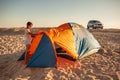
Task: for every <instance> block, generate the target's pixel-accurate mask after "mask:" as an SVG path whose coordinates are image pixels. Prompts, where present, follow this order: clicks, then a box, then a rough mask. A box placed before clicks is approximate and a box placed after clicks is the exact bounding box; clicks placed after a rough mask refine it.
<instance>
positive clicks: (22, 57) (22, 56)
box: [18, 52, 25, 61]
mask: <svg viewBox="0 0 120 80" xmlns="http://www.w3.org/2000/svg"><path fill="white" fill-rule="evenodd" d="M24 59H25V52H24V53H23V54H22V55H21V56H20V58H19V59H18V61H21V60H24Z"/></svg>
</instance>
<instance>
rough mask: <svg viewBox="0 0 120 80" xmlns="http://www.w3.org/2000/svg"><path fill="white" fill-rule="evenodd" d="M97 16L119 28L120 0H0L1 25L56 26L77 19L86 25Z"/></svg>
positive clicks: (105, 23)
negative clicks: (27, 23)
mask: <svg viewBox="0 0 120 80" xmlns="http://www.w3.org/2000/svg"><path fill="white" fill-rule="evenodd" d="M92 19H95V20H100V21H101V22H102V23H103V24H104V26H105V27H106V28H120V0H0V27H25V26H26V22H27V21H31V22H33V24H34V26H36V27H40V26H43V27H44V26H48V27H49V26H59V25H61V24H63V23H66V22H76V23H79V24H82V25H83V26H85V27H86V25H87V23H88V21H89V20H92Z"/></svg>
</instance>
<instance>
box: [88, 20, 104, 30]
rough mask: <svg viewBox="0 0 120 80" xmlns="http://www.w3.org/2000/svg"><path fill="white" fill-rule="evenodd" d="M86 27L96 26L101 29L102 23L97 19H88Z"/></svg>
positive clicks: (93, 27) (94, 27)
mask: <svg viewBox="0 0 120 80" xmlns="http://www.w3.org/2000/svg"><path fill="white" fill-rule="evenodd" d="M87 28H88V29H90V28H92V29H97V28H100V29H103V24H102V23H101V22H100V21H98V20H90V21H89V22H88V24H87Z"/></svg>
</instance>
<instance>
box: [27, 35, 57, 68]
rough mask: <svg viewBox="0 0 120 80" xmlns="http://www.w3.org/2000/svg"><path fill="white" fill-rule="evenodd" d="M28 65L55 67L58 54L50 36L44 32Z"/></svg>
mask: <svg viewBox="0 0 120 80" xmlns="http://www.w3.org/2000/svg"><path fill="white" fill-rule="evenodd" d="M27 66H28V67H55V66H56V56H55V54H54V48H53V46H52V43H51V40H50V39H49V37H48V36H47V35H46V34H44V35H43V37H42V39H41V41H40V43H39V45H38V47H37V49H36V51H35V53H34V55H33V56H32V57H31V60H30V62H29V63H28V65H27Z"/></svg>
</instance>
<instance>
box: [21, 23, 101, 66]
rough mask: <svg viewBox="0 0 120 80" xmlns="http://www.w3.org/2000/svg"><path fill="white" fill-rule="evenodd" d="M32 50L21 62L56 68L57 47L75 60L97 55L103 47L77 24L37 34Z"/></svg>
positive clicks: (41, 31)
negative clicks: (93, 54) (24, 60)
mask: <svg viewBox="0 0 120 80" xmlns="http://www.w3.org/2000/svg"><path fill="white" fill-rule="evenodd" d="M36 34H37V35H36V36H35V37H34V38H33V40H32V43H31V45H30V49H29V50H28V53H27V54H26V56H25V53H24V54H23V55H22V56H21V57H20V58H19V60H23V59H26V60H27V61H28V63H27V66H28V67H55V66H56V65H57V55H56V54H57V52H56V45H58V46H59V47H60V48H62V49H63V50H64V51H65V52H66V53H67V54H68V55H69V56H71V57H72V58H73V59H76V60H77V59H81V58H83V57H85V56H88V55H90V54H92V53H95V52H97V51H98V50H99V48H100V47H101V46H100V44H99V43H98V41H97V40H96V39H95V38H94V36H93V35H92V34H91V33H90V32H89V31H88V30H87V29H86V28H84V27H83V26H81V25H79V24H77V23H71V22H70V23H65V24H62V25H60V26H59V27H57V28H52V29H49V30H39V31H38V32H36Z"/></svg>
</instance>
